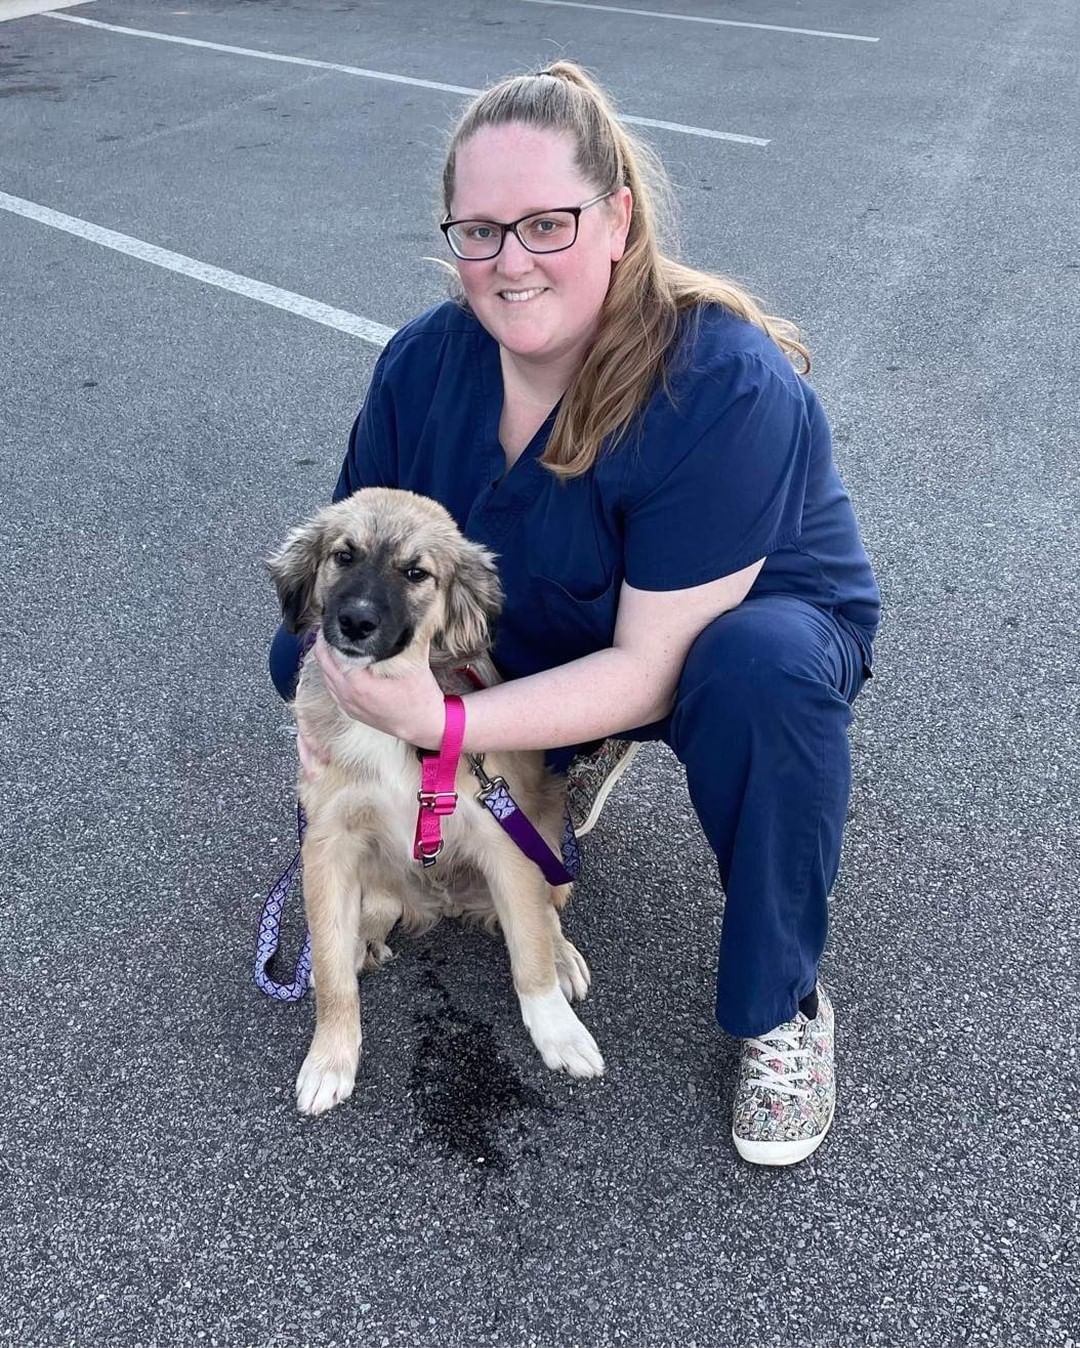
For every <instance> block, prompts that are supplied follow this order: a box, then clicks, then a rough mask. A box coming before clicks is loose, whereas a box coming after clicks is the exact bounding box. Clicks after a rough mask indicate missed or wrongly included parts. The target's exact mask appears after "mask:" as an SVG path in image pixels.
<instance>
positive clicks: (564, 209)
mask: <svg viewBox="0 0 1080 1348" xmlns="http://www.w3.org/2000/svg"><path fill="white" fill-rule="evenodd" d="M618 190H619V189H618V188H617V187H613V188H612V189H611V190H610V191H609V192H601V193H600V195H599V196H598V197H592V198H591V199H590V200H589V201H584V202H582V204H581V205H580V206H560V207H558V208H557V209H556V210H553V211H537V212H535V214H533V215H523V216H522V217H521V219H520V220H511V221H510V222H509V223H508V224H505V225H501V224H499V223H498V221H496V220H444V221H443V222H442V224H441V225H440V226H439V228H440V229H441V230H442V232H443V233H444V234H445V235H446V242H447V243H448V244H449V245H450V250H451V252H452V253H453V254H454V256H455V257H460V258H461V259H462V260H463V261H465V262H486V261H488V260H490V259H491V258H493V257H498V255H499V254H500V253H501V252H502V246H503V244H504V243H505V242H506V236H507V234H508V233H511V232H513V234H514V236H515V237H516V238H517V241H518V243H520V244H521V246H522V248H524V249H526V250H527V251H528V252H530V253H561V252H563V251H564V250H565V249H567V248H573V246H574V244H575V243H576V242H577V236H578V221H579V220H580V218H581V212H582V211H587V210H588V209H589V207H590V206H595V205H596V204H597V202H599V201H606V200H607V198H608V197H611V196H614V195H615V193H616V192H617V191H618Z"/></svg>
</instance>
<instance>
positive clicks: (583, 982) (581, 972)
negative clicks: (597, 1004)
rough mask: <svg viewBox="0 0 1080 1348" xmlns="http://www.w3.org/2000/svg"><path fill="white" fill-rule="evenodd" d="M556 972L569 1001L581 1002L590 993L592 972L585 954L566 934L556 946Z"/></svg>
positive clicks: (564, 994)
mask: <svg viewBox="0 0 1080 1348" xmlns="http://www.w3.org/2000/svg"><path fill="white" fill-rule="evenodd" d="M555 973H556V976H557V977H558V980H559V987H560V988H562V993H563V996H564V997H565V998H566V1000H567V1001H568V1002H573V1001H578V1002H581V1001H584V1000H585V998H586V997H587V996H588V995H589V984H590V983H591V982H592V974H591V973H590V972H589V966H588V965H587V964H586V963H585V956H584V955H583V954H582V953H581V951H580V950H579V949H578V948H577V946H575V945H574V944H573V943H572V942H571V941H568V940H567V939H566V937H565V936H564V937H563V938H562V940H561V942H560V943H558V944H556V946H555Z"/></svg>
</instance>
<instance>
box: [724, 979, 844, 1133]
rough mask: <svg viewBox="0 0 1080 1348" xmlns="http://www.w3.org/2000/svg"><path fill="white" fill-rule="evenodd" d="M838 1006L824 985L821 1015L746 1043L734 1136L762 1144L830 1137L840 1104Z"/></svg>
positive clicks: (789, 1023)
mask: <svg viewBox="0 0 1080 1348" xmlns="http://www.w3.org/2000/svg"><path fill="white" fill-rule="evenodd" d="M834 1036H835V1025H834V1018H833V1009H832V1003H831V1002H830V1001H829V999H828V997H827V996H826V995H825V989H824V988H823V987H822V986H821V984H820V983H819V984H818V1013H817V1016H816V1017H815V1018H814V1019H813V1020H807V1018H806V1016H804V1015H803V1013H802V1012H801V1011H800V1012H798V1014H797V1015H796V1017H795V1019H794V1020H788V1021H785V1022H784V1023H783V1024H782V1025H778V1026H777V1027H776V1029H775V1030H770V1031H769V1033H768V1034H763V1035H761V1037H760V1038H757V1039H744V1040H743V1043H742V1057H741V1059H740V1062H739V1080H738V1084H737V1085H736V1088H735V1115H734V1121H733V1128H734V1132H735V1134H736V1136H737V1137H739V1138H745V1139H746V1140H747V1141H750V1142H756V1143H772V1142H775V1143H790V1142H798V1141H804V1140H809V1139H811V1138H815V1137H817V1136H818V1135H819V1134H822V1133H824V1132H825V1130H826V1129H827V1128H828V1126H829V1121H830V1120H831V1118H832V1112H833V1107H834V1105H835V1103H836V1072H835V1068H834V1064H833V1044H834Z"/></svg>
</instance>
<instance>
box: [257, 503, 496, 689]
mask: <svg viewBox="0 0 1080 1348" xmlns="http://www.w3.org/2000/svg"><path fill="white" fill-rule="evenodd" d="M266 565H267V568H268V570H269V572H270V575H271V576H272V577H273V580H274V584H275V585H276V586H277V592H278V598H279V600H280V601H281V611H282V615H283V617H284V620H285V625H286V627H287V628H288V629H289V631H290V632H300V631H303V630H305V629H307V628H311V627H316V626H320V625H321V627H322V630H323V635H324V637H325V639H326V641H327V643H328V645H330V646H333V647H334V649H335V650H337V651H338V652H340V654H341V655H343V656H345V657H347V658H349V659H352V660H356V661H360V662H362V663H363V664H376V663H378V662H379V661H383V660H392V659H393V658H394V656H396V655H400V654H402V652H404V651H406V650H408V649H409V648H410V647H412V646H414V645H416V646H423V645H426V644H428V643H430V644H431V645H432V646H434V647H436V648H437V649H442V650H444V651H446V653H447V654H448V655H449V656H451V657H452V658H453V659H455V660H467V659H469V658H470V657H472V656H477V655H479V654H480V653H481V652H482V651H484V650H486V649H487V648H488V646H489V645H490V644H491V640H492V626H493V623H494V620H495V618H496V616H497V615H498V611H499V607H500V604H501V601H502V592H501V589H500V586H499V579H498V572H497V571H496V569H495V563H494V559H493V557H492V556H491V554H490V553H489V552H487V551H486V550H485V549H484V548H482V547H480V546H479V545H477V544H475V543H470V542H469V541H468V540H467V539H465V538H464V537H462V535H461V533H460V531H459V530H458V528H457V526H456V525H455V524H454V521H453V519H452V518H451V517H450V515H449V514H448V513H447V511H445V510H444V509H443V508H442V506H440V505H439V504H438V503H437V502H435V501H432V500H430V499H429V498H428V497H425V496H417V495H415V494H414V493H413V492H407V491H393V490H389V489H387V488H383V487H368V488H365V489H364V490H363V491H358V492H356V493H355V494H354V495H352V496H350V497H349V498H348V499H347V500H345V501H339V502H338V504H337V505H332V506H329V507H327V508H326V509H325V510H322V511H320V512H319V513H318V514H317V515H316V516H315V517H314V518H313V519H311V520H309V521H308V522H307V523H305V524H302V525H300V526H299V528H297V529H294V530H293V532H292V533H291V534H290V535H289V537H288V538H287V539H286V540H285V543H284V545H283V546H282V547H281V548H280V550H279V551H278V552H276V553H274V554H273V556H271V557H269V558H268V559H267V563H266Z"/></svg>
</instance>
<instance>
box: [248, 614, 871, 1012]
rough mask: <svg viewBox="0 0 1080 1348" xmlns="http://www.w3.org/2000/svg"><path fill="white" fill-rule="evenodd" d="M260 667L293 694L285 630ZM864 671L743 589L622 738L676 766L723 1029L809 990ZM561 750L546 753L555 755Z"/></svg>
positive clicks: (823, 624) (818, 627)
mask: <svg viewBox="0 0 1080 1348" xmlns="http://www.w3.org/2000/svg"><path fill="white" fill-rule="evenodd" d="M270 666H271V674H272V677H273V679H274V683H275V685H276V686H277V688H278V691H279V692H280V693H281V694H282V696H283V697H291V696H292V689H293V684H294V682H295V678H296V643H295V641H294V640H292V639H291V638H288V637H287V636H286V634H285V633H284V632H279V634H278V637H277V638H276V639H275V642H274V646H273V648H272V650H271V657H270ZM866 675H867V670H866V668H865V664H864V659H863V651H862V648H861V646H860V643H859V642H858V641H857V640H856V638H855V635H854V633H853V632H852V630H851V629H849V628H848V627H847V626H846V625H844V624H843V623H842V622H841V621H838V620H837V619H835V618H834V617H832V616H831V615H830V614H828V613H827V612H825V611H823V610H821V609H819V608H816V607H815V606H814V605H812V604H808V603H805V602H804V601H802V600H800V599H795V598H789V597H787V596H783V595H765V596H761V597H759V598H750V599H747V600H745V601H744V602H743V603H742V604H741V605H740V606H739V607H738V608H737V609H734V610H733V611H732V612H730V613H725V614H724V615H723V616H722V617H720V618H717V619H716V620H715V621H714V622H712V623H710V624H709V626H708V627H706V628H705V630H704V631H703V632H702V633H701V635H700V636H699V637H698V638H697V640H696V641H695V642H694V645H693V646H692V647H691V649H690V653H689V655H688V656H687V658H686V663H685V664H684V666H683V671H682V676H681V678H680V680H679V686H678V690H677V692H676V697H675V707H674V710H673V711H672V713H671V715H670V716H669V717H668V718H667V719H666V720H664V721H660V722H657V723H656V724H654V725H651V726H646V727H643V728H641V729H639V730H635V731H631V732H629V733H628V734H627V735H625V736H623V737H622V738H626V739H633V740H663V741H664V742H665V743H666V744H668V745H669V746H670V747H671V749H672V750H673V751H674V752H675V754H676V755H677V757H678V758H679V760H680V762H681V763H682V764H683V765H684V766H685V768H686V775H687V784H688V786H689V790H690V799H691V801H692V802H693V805H694V809H695V810H696V811H697V815H698V818H699V820H700V821H701V825H702V828H703V829H704V831H705V836H706V838H707V839H708V841H709V845H710V846H711V847H712V849H713V851H714V853H715V854H716V859H717V863H718V865H719V868H720V881H721V884H722V885H723V888H724V894H725V899H726V902H725V906H724V918H723V926H722V930H721V937H720V959H719V968H718V970H717V983H716V988H717V991H716V1018H717V1020H718V1022H719V1024H720V1026H721V1028H722V1029H724V1030H726V1031H727V1032H728V1033H729V1034H732V1035H737V1036H741V1037H745V1036H749V1035H760V1034H764V1033H765V1032H766V1031H768V1030H771V1029H773V1028H774V1027H775V1026H777V1025H779V1024H780V1023H781V1022H782V1021H785V1020H790V1019H791V1018H792V1017H793V1016H794V1015H795V1012H796V1008H797V1006H798V1004H799V1002H800V1000H802V998H804V997H806V996H807V995H808V994H809V993H810V992H812V991H813V989H814V986H815V983H816V980H817V968H818V961H819V960H820V958H821V953H822V950H823V949H824V946H825V937H826V933H827V930H828V896H829V891H830V890H831V888H832V885H833V881H834V880H835V879H836V873H837V869H838V867H839V863H840V844H841V839H842V837H843V831H844V821H845V818H846V815H847V804H848V793H849V791H850V787H851V758H850V751H849V746H848V733H847V732H848V726H849V724H850V721H851V703H852V702H853V701H854V699H855V696H856V694H857V693H858V691H859V689H860V688H861V687H862V684H863V682H864V679H865V678H866ZM569 752H570V751H567V754H562V753H558V754H552V755H550V758H551V759H552V760H555V761H558V760H560V759H561V760H562V763H563V764H564V765H565V761H566V758H567V756H568V753H569ZM657 825H658V827H661V828H662V826H663V821H662V819H661V820H658V821H657Z"/></svg>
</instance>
